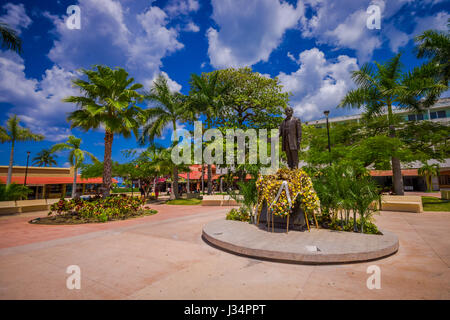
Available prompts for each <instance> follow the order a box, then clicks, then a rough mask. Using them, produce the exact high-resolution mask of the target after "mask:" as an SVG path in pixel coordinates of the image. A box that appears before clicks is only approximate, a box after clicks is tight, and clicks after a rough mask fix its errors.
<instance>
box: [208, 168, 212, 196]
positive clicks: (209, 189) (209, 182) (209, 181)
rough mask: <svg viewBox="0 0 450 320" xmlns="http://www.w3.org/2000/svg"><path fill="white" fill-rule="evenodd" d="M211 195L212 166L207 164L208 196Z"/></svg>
mask: <svg viewBox="0 0 450 320" xmlns="http://www.w3.org/2000/svg"><path fill="white" fill-rule="evenodd" d="M211 193H212V165H210V164H208V194H211Z"/></svg>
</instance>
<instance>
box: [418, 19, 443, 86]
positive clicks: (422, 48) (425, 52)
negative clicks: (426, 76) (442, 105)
mask: <svg viewBox="0 0 450 320" xmlns="http://www.w3.org/2000/svg"><path fill="white" fill-rule="evenodd" d="M448 27H449V30H450V23H449V24H448ZM414 40H415V42H416V48H415V52H416V55H417V58H427V59H428V64H429V65H432V66H433V67H435V72H434V74H435V76H437V78H438V79H439V80H440V81H442V83H443V84H445V85H448V81H449V80H450V33H449V31H447V32H444V31H442V32H441V31H436V30H426V31H424V32H423V33H422V34H421V35H419V36H417V37H415V39H414Z"/></svg>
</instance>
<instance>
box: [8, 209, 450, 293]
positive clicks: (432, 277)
mask: <svg viewBox="0 0 450 320" xmlns="http://www.w3.org/2000/svg"><path fill="white" fill-rule="evenodd" d="M153 207H154V208H155V209H157V210H158V214H156V215H153V216H147V217H143V218H137V219H131V220H127V221H118V222H109V223H104V224H88V225H75V226H48V225H32V224H29V223H28V221H29V220H30V219H32V218H34V217H37V216H45V215H46V213H45V212H38V213H27V214H22V215H17V216H4V217H1V218H0V239H1V243H0V298H1V299H449V298H450V270H449V266H450V234H449V230H450V213H449V212H441V213H440V212H425V213H422V214H416V213H407V212H403V213H401V212H381V214H380V215H375V218H376V223H377V225H378V226H379V227H380V228H381V229H386V230H390V231H392V232H393V233H395V234H396V235H397V236H398V238H399V244H400V247H399V250H398V252H397V253H396V254H394V255H392V256H389V257H387V258H384V259H381V260H376V261H371V262H365V263H357V264H342V265H298V264H285V263H279V262H270V261H260V260H256V259H251V258H247V257H242V256H237V255H234V254H230V253H227V252H224V251H221V250H218V249H216V248H213V247H211V246H210V245H208V244H207V243H205V242H204V241H203V240H202V238H201V234H202V228H203V226H204V225H205V224H207V223H209V222H212V221H214V220H218V219H224V218H225V215H226V212H227V211H228V210H230V208H226V207H202V206H173V205H154V206H153ZM70 265H77V266H79V267H80V270H81V289H79V290H77V289H73V290H69V289H67V286H66V280H67V278H68V277H69V274H67V273H66V269H67V267H68V266H70ZM370 265H377V266H379V267H380V269H381V289H373V290H369V289H368V288H367V286H366V281H367V279H368V277H369V276H370V274H368V273H367V267H368V266H370Z"/></svg>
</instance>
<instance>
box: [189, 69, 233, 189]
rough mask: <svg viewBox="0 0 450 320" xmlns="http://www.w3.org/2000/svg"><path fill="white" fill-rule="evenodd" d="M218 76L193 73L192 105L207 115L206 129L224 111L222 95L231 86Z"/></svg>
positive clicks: (210, 168) (209, 175)
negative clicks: (222, 81)
mask: <svg viewBox="0 0 450 320" xmlns="http://www.w3.org/2000/svg"><path fill="white" fill-rule="evenodd" d="M218 76H219V72H218V71H216V72H214V73H213V74H212V75H211V76H210V77H206V76H198V75H196V74H194V73H193V74H191V81H190V84H191V92H190V93H189V97H190V105H191V106H194V110H195V111H197V113H200V114H203V115H205V116H206V129H210V128H211V127H212V125H213V122H214V119H216V118H217V117H218V116H219V115H220V113H221V112H222V110H223V107H224V102H223V99H222V97H223V95H224V94H225V93H226V92H227V90H228V88H229V85H228V84H223V83H221V82H220V81H219V80H218ZM191 110H192V108H191ZM202 168H203V165H202ZM202 173H203V171H202ZM211 193H212V167H211V164H208V194H211Z"/></svg>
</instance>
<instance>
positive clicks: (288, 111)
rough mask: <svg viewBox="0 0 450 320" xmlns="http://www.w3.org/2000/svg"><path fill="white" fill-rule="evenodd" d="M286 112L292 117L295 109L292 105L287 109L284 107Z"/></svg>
mask: <svg viewBox="0 0 450 320" xmlns="http://www.w3.org/2000/svg"><path fill="white" fill-rule="evenodd" d="M284 113H285V114H286V116H287V117H288V118H290V117H292V115H293V114H294V109H292V108H291V107H286V109H284Z"/></svg>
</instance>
